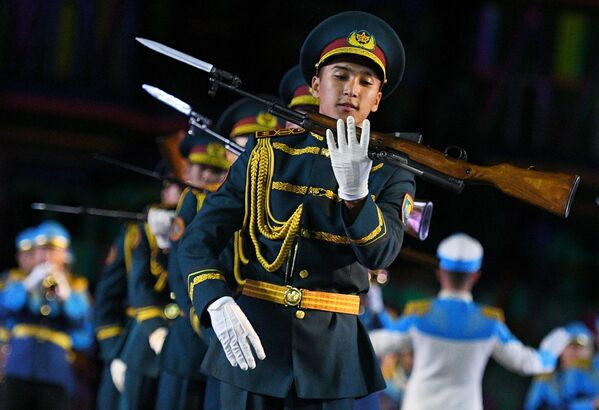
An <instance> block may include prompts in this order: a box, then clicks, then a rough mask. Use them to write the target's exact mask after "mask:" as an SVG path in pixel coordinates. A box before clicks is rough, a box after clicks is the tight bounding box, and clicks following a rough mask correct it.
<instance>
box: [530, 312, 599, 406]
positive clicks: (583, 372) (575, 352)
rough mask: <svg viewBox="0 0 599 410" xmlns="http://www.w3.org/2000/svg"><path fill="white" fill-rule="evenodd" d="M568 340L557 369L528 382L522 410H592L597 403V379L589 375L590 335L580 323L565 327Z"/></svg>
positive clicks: (598, 387)
mask: <svg viewBox="0 0 599 410" xmlns="http://www.w3.org/2000/svg"><path fill="white" fill-rule="evenodd" d="M565 329H566V330H567V331H568V334H569V335H570V343H569V344H568V346H566V348H565V349H564V351H563V352H562V354H561V355H560V366H559V369H557V370H556V371H554V372H552V373H547V374H542V375H539V376H537V377H535V379H534V380H533V381H532V383H531V385H530V387H529V389H528V393H527V395H526V400H525V403H524V409H525V410H553V409H555V410H557V409H569V410H592V409H595V408H597V407H596V406H597V404H598V403H599V400H598V398H599V380H597V378H596V377H594V376H595V375H594V374H593V370H592V367H591V357H592V352H593V341H592V334H591V332H590V331H589V329H588V328H587V327H586V326H585V325H584V323H582V322H572V323H569V324H568V325H566V326H565Z"/></svg>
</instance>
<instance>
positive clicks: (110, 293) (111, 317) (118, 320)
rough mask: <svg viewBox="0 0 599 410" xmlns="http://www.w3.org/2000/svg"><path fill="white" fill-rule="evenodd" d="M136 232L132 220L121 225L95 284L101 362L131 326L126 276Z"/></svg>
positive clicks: (114, 353) (118, 348)
mask: <svg viewBox="0 0 599 410" xmlns="http://www.w3.org/2000/svg"><path fill="white" fill-rule="evenodd" d="M137 235H138V227H137V226H136V225H135V224H129V225H127V226H125V227H123V229H122V230H121V232H120V233H119V235H118V236H117V238H116V239H115V240H114V243H113V244H112V247H111V248H110V251H109V254H108V256H107V258H106V262H105V264H104V268H103V270H102V274H101V276H100V279H99V280H98V283H97V285H96V292H95V309H94V324H95V330H96V339H97V340H98V345H99V348H100V357H101V359H102V360H103V361H105V362H110V361H112V360H113V359H115V358H117V357H118V356H119V354H120V352H121V350H122V348H123V344H124V343H125V340H126V338H127V334H128V333H129V328H130V326H131V314H128V311H129V312H131V309H129V310H128V309H127V308H128V307H129V302H128V299H127V280H128V276H129V274H128V272H129V270H130V269H131V258H132V251H133V245H134V241H136V240H137Z"/></svg>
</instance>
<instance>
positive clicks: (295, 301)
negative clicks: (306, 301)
mask: <svg viewBox="0 0 599 410" xmlns="http://www.w3.org/2000/svg"><path fill="white" fill-rule="evenodd" d="M283 301H284V302H285V306H299V304H300V303H301V301H302V291H301V290H299V289H298V288H294V287H293V286H289V285H287V289H285V294H283Z"/></svg>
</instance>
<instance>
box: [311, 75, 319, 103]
mask: <svg viewBox="0 0 599 410" xmlns="http://www.w3.org/2000/svg"><path fill="white" fill-rule="evenodd" d="M319 94H320V77H318V76H317V75H315V76H314V77H312V95H313V96H314V97H316V98H318V97H319Z"/></svg>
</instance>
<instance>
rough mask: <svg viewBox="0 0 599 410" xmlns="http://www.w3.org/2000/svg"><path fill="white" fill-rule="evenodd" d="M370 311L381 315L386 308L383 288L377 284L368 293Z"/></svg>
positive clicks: (371, 286) (372, 285)
mask: <svg viewBox="0 0 599 410" xmlns="http://www.w3.org/2000/svg"><path fill="white" fill-rule="evenodd" d="M366 295H367V296H368V310H370V311H371V312H373V313H381V312H382V311H383V309H384V308H385V305H383V292H382V291H381V287H380V286H378V285H376V284H371V285H370V289H369V290H368V293H367V294H366Z"/></svg>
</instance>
